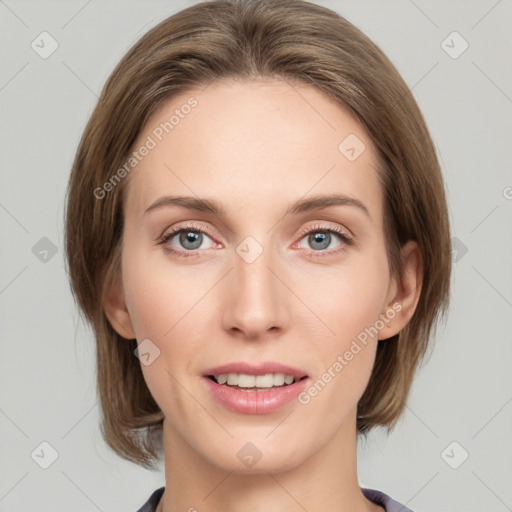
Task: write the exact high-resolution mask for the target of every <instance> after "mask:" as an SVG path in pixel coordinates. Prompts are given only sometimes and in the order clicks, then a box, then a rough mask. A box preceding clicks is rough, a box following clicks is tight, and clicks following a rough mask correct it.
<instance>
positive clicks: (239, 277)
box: [224, 237, 286, 338]
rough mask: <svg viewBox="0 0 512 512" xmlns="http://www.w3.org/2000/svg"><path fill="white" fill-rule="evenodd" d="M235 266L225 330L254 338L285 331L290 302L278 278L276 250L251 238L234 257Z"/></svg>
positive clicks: (236, 251)
mask: <svg viewBox="0 0 512 512" xmlns="http://www.w3.org/2000/svg"><path fill="white" fill-rule="evenodd" d="M268 243H269V244H270V242H268ZM233 266H234V269H233V272H230V275H231V277H230V281H229V283H227V289H226V293H227V294H228V295H229V299H228V300H227V304H226V310H225V317H224V320H225V327H226V328H227V329H237V330H239V331H242V332H243V333H244V334H245V335H246V336H247V337H251V338H254V337H258V336H262V335H264V334H265V333H266V332H267V331H268V330H269V329H271V328H283V327H284V324H285V321H286V318H285V309H286V306H285V303H284V301H285V300H286V299H285V297H284V296H283V290H282V288H283V284H282V283H281V282H280V281H279V279H277V278H276V276H275V275H274V274H275V273H279V271H278V270H277V268H278V267H279V264H278V261H277V257H276V251H275V250H273V249H272V248H271V247H270V245H268V246H266V247H264V246H263V245H262V244H260V243H259V242H258V241H256V240H255V239H254V238H252V237H247V238H246V239H244V240H243V241H242V242H241V243H240V244H239V245H238V246H237V248H236V250H235V253H234V254H233Z"/></svg>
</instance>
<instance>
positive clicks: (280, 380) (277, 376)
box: [274, 373, 284, 386]
mask: <svg viewBox="0 0 512 512" xmlns="http://www.w3.org/2000/svg"><path fill="white" fill-rule="evenodd" d="M283 384H284V373H274V386H282V385H283Z"/></svg>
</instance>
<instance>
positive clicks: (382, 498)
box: [361, 488, 413, 512]
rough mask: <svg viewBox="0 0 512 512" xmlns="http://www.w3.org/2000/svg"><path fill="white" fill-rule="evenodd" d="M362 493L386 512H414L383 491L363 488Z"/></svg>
mask: <svg viewBox="0 0 512 512" xmlns="http://www.w3.org/2000/svg"><path fill="white" fill-rule="evenodd" d="M361 491H362V493H363V494H364V496H365V497H366V498H368V499H369V500H370V501H373V502H374V503H376V504H377V505H382V506H383V507H384V508H385V509H386V512H413V511H412V510H411V509H410V508H407V507H406V506H405V505H402V504H401V503H399V502H398V501H395V500H394V499H393V498H391V497H389V496H388V495H387V494H384V493H383V492H381V491H377V490H376V489H365V488H361Z"/></svg>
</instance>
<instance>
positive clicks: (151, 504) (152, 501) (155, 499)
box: [137, 487, 165, 512]
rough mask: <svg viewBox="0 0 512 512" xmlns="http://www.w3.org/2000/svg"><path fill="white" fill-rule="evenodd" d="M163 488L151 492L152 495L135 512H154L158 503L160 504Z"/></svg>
mask: <svg viewBox="0 0 512 512" xmlns="http://www.w3.org/2000/svg"><path fill="white" fill-rule="evenodd" d="M164 489H165V487H160V488H159V489H157V490H156V491H154V492H153V494H152V495H151V496H150V497H149V499H148V501H146V503H144V505H142V507H141V508H139V510H137V512H155V511H156V507H157V506H158V503H159V502H160V498H161V497H162V494H163V493H164Z"/></svg>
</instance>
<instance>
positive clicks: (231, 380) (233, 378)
mask: <svg viewBox="0 0 512 512" xmlns="http://www.w3.org/2000/svg"><path fill="white" fill-rule="evenodd" d="M228 384H229V385H230V386H236V385H237V384H238V373H228Z"/></svg>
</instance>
